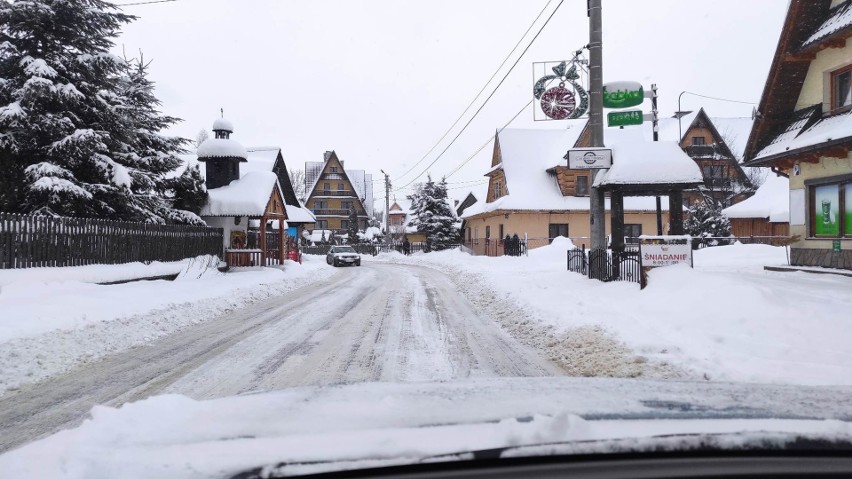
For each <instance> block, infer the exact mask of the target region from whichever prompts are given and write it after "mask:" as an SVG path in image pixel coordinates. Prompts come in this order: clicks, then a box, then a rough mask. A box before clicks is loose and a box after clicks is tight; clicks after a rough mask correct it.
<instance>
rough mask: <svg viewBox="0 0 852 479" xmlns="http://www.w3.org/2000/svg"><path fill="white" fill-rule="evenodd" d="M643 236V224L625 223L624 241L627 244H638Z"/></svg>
mask: <svg viewBox="0 0 852 479" xmlns="http://www.w3.org/2000/svg"><path fill="white" fill-rule="evenodd" d="M640 236H642V225H639V224H625V225H624V242H625V243H627V244H638V243H639V237H640Z"/></svg>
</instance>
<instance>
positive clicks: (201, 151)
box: [196, 138, 248, 160]
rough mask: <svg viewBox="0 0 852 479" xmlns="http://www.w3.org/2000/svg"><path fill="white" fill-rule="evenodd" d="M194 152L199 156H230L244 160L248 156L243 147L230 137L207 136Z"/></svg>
mask: <svg viewBox="0 0 852 479" xmlns="http://www.w3.org/2000/svg"><path fill="white" fill-rule="evenodd" d="M196 153H197V154H198V157H199V158H225V157H231V158H242V159H244V160H245V159H246V158H247V157H248V153H247V152H246V149H245V147H243V145H241V144H240V143H239V142H238V141H236V140H232V139H230V138H208V139H206V140H204V142H203V143H201V144H200V145H198V150H197V151H196Z"/></svg>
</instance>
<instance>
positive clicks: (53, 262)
mask: <svg viewBox="0 0 852 479" xmlns="http://www.w3.org/2000/svg"><path fill="white" fill-rule="evenodd" d="M222 236H223V232H222V228H208V227H205V226H188V225H159V224H148V223H131V222H123V221H109V220H100V219H92V218H66V217H52V216H34V215H16V214H9V213H0V269H12V268H32V267H44V266H81V265H88V264H119V263H130V262H133V261H143V262H150V261H177V260H181V259H184V258H189V257H194V256H199V255H214V256H218V257H220V258H221V257H222V244H223V239H222Z"/></svg>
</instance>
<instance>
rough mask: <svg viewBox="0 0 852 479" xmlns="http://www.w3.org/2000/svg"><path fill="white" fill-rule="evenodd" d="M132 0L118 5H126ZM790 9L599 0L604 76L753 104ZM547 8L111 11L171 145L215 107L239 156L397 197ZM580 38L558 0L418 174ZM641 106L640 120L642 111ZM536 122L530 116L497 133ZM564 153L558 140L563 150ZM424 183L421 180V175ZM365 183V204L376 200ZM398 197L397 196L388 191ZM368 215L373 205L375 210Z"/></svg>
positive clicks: (461, 177) (575, 6)
mask: <svg viewBox="0 0 852 479" xmlns="http://www.w3.org/2000/svg"><path fill="white" fill-rule="evenodd" d="M135 1H138V0H120V1H118V3H132V2H135ZM787 3H788V0H747V1H746V0H715V1H714V2H712V5H711V4H708V3H706V2H696V1H683V0H649V1H642V2H639V1H636V0H603V28H604V43H603V60H604V65H603V73H604V81H605V82H606V81H615V80H635V81H639V82H642V83H643V84H644V85H645V86H646V88H647V87H649V86H650V84H651V83H657V85H658V88H659V94H660V100H659V106H660V111H661V115H667V116H670V115H671V114H672V113H673V112H674V111H675V110H676V109H677V97H678V94H679V93H680V92H681V91H683V90H688V91H691V92H697V93H701V94H704V95H710V96H716V97H724V98H730V99H734V100H742V101H750V102H755V103H757V102H758V101H759V99H760V94H761V93H762V90H763V84H764V82H765V80H766V74H767V71H768V69H769V65H770V62H771V59H772V54H773V52H774V51H775V45H776V43H777V41H778V35H779V33H780V30H781V24H782V22H783V18H784V14H785V12H786V7H787ZM558 4H559V0H551V1H550V2H549V3H548V1H547V0H538V1H532V0H515V1H505V0H430V1H401V0H361V1H356V0H346V1H344V0H310V1H308V0H303V1H290V0H177V1H174V2H169V3H159V4H150V5H138V6H127V7H124V8H125V11H126V12H128V13H132V14H135V15H137V16H139V17H140V18H139V19H138V20H137V21H136V22H134V23H133V24H130V25H128V26H127V27H125V29H124V32H123V34H122V35H121V37H120V38H119V40H118V46H117V51H119V52H120V51H121V49H122V48H124V50H125V51H126V52H127V54H128V55H129V56H132V55H135V54H136V52H138V51H139V50H141V51H142V52H143V53H144V55H145V58H146V59H147V60H153V63H152V64H151V78H152V79H153V80H154V81H155V82H156V83H157V94H158V96H159V98H160V99H161V100H162V102H163V110H164V112H165V113H167V114H169V115H174V116H177V117H180V118H182V119H183V120H184V121H183V123H181V124H179V125H177V126H176V127H175V128H173V129H172V131H170V133H172V134H177V135H180V136H184V137H188V138H194V137H195V136H196V135H197V133H198V132H199V130H201V129H207V130H208V131H209V129H210V126H211V124H212V122H213V120H214V119H215V118H216V117H217V116H218V115H219V108H224V110H225V116H226V117H227V118H228V119H230V120H232V121H233V123H234V126H235V130H236V131H235V133H234V135H233V138H235V139H237V140H239V141H240V142H241V143H242V144H244V145H245V146H260V145H277V146H281V148H282V149H283V152H284V157H285V160H286V161H287V164H288V166H290V167H295V168H299V169H301V168H303V167H304V162H305V161H319V160H321V159H322V153H323V152H324V151H326V150H332V149H333V150H336V151H337V153H338V155H339V157H340V158H341V159H342V160H343V161H344V162H345V163H346V166H347V167H349V168H359V169H366V170H367V171H368V172H371V173H374V175H375V177H376V178H377V179H378V177H379V176H380V174H379V169H384V170H385V171H386V172H388V173H389V174H390V175H391V179H392V180H393V183H394V187H401V186H403V185H405V184H406V183H409V182H410V181H411V180H413V179H414V178H415V177H416V175H417V174H419V173H421V171H423V169H425V167H426V165H427V164H428V163H431V162H432V160H434V159H435V157H436V156H437V154H438V153H439V152H440V151H441V150H443V149H444V147H445V146H446V144H447V143H448V142H449V140H450V139H451V138H452V137H453V136H455V134H456V133H457V132H458V130H459V129H460V128H461V126H462V125H463V124H464V123H465V122H466V121H467V118H469V116H470V115H471V114H472V113H473V111H474V110H475V109H476V108H478V107H479V105H480V104H481V102H482V100H484V96H485V95H483V98H481V99H480V100H479V101H478V102H477V103H476V104H475V105H474V108H473V109H472V110H471V111H470V112H469V113H468V115H467V116H466V117H465V119H464V120H463V121H462V123H460V124H459V125H458V126H457V127H456V129H454V131H453V132H452V133H451V134H450V136H449V137H448V138H447V139H445V140H444V142H443V143H441V145H440V146H439V147H438V148H437V149H436V151H434V152H433V153H432V154H431V155H429V156H428V158H427V159H426V160H425V161H424V162H423V163H421V165H419V166H418V167H417V168H415V169H414V170H413V171H412V172H411V173H409V174H407V175H404V176H402V175H403V173H405V172H406V171H407V170H409V169H410V168H411V167H412V165H414V164H415V163H416V162H417V161H419V160H420V159H421V158H422V157H423V156H424V154H426V152H427V151H428V150H429V149H430V148H431V147H432V145H434V144H435V142H436V141H437V140H438V139H439V138H440V137H441V135H443V133H444V132H445V131H446V130H447V128H449V126H450V125H451V124H452V123H453V121H454V120H455V119H456V118H457V117H458V115H459V114H460V113H461V112H462V111H463V110H464V108H465V107H466V106H467V105H468V103H469V102H470V101H471V100H472V99H473V97H474V95H476V93H477V92H478V91H479V89H480V88H481V87H482V86H483V84H484V83H485V82H486V80H488V78H489V77H490V76H491V75H492V74H493V73H494V71H495V69H496V68H497V67H498V66H499V65H500V63H501V62H502V61H503V59H504V58H505V57H506V55H507V54H508V53H509V51H510V50H511V49H512V47H513V46H514V45H515V44H516V43H517V42H518V40H519V39H520V38H521V36H522V34H523V33H524V31H526V30H527V28H528V27H529V26H530V25H531V24H532V22H533V19H535V18H536V16H537V15H538V14H539V12H540V11H541V10H542V8H544V7H545V5H547V9H546V12H545V13H544V15H543V16H542V17H541V18H540V19H539V21H538V22H537V23H536V26H535V27H533V29H532V31H531V32H530V34H529V35H527V37H526V39H525V40H524V41H523V42H521V47H520V48H519V49H518V51H516V52H515V54H514V55H513V56H512V58H511V59H510V61H509V62H508V64H507V65H506V66H505V67H504V68H503V70H502V71H501V73H500V74H499V75H498V76H497V78H496V79H495V81H494V82H492V84H491V85H490V86H489V87H488V88H487V89H486V91H485V93H486V95H487V94H488V93H490V92H491V90H492V88H493V86H494V85H496V83H497V81H499V79H500V78H502V76H503V74H504V72H505V71H506V70H508V68H509V66H511V64H512V63H513V62H514V61H515V59H516V58H517V56H518V55H519V54H520V52H521V51H522V49H523V47H525V46H526V45H527V44H528V43H529V40H530V39H531V38H532V36H533V34H534V33H535V32H536V31H538V28H539V26H540V25H541V24H543V23H544V20H545V19H546V18H547V17H548V16H549V15H550V13H551V12H552V11H553V10H554V8H555V7H556V6H557V5H558ZM587 43H588V18H587V17H586V1H585V0H564V3H563V4H562V5H561V6H560V7H559V9H558V11H556V14H555V15H554V16H553V18H552V19H551V20H550V23H549V24H548V25H547V26H546V27H545V29H544V31H543V32H542V33H541V35H540V36H539V37H538V39H537V40H536V41H535V42H534V43H533V45H532V47H531V48H530V49H529V51H528V52H527V53H526V55H524V57H523V58H522V59H521V60H520V62H519V63H518V65H517V67H516V68H515V69H514V70H513V71H512V73H511V75H510V76H509V77H508V79H507V80H506V82H505V83H504V84H503V85H502V86H501V87H500V88H499V89H498V90H497V92H496V94H495V95H494V97H493V98H492V99H491V100H490V101H489V102H488V104H487V105H486V106H485V108H484V109H483V110H482V112H481V113H480V114H479V116H478V117H477V118H476V119H475V120H474V121H473V122H472V123H471V125H470V126H469V127H468V128H467V129H466V130H465V131H464V133H462V135H461V136H460V137H459V139H458V141H457V142H456V143H455V144H454V145H453V146H452V147H451V148H450V149H449V150H448V151H447V152H446V154H444V155H443V157H441V158H440V160H438V161H437V162H436V163H435V164H434V165H433V166H432V167H431V168H430V169H429V171H431V173H432V176H433V177H435V178H437V177H440V176H441V175H444V174H446V173H448V172H449V171H451V170H452V169H453V168H455V167H456V166H458V165H459V164H460V163H461V162H462V161H464V160H465V159H467V158H468V157H469V156H470V155H471V154H472V153H473V152H474V151H476V149H477V148H479V147H480V146H481V145H482V144H483V143H484V142H485V141H486V140H488V139H489V138H491V137H493V134H494V131H495V129H497V128H499V127H501V126H503V125H504V124H505V123H506V122H507V121H508V120H509V119H510V118H512V116H514V115H515V113H517V112H518V110H519V109H520V108H521V107H522V106H523V105H524V104H526V103H527V102H528V101H529V100H530V99H531V98H532V85H533V82H534V79H533V72H532V68H533V67H532V63H533V62H537V61H547V60H560V59H565V58H568V57H569V56H570V54H571V52H572V51H574V50H576V49H578V48H581V47H582V46H584V45H585V44H587ZM683 106H684V109H685V110H692V109H697V108H699V107H701V106H703V107H704V108H705V109H706V110H707V111H708V113H709V114H710V115H711V116H750V115H751V109H752V107H751V106H750V105H745V104H737V103H728V102H719V101H712V100H706V99H702V98H698V97H695V96H691V95H684V96H683ZM644 109H645V110H646V111H647V110H649V109H650V102H646V103H645V105H644ZM510 126H511V127H515V128H559V127H560V126H562V127H564V122H535V121H533V111H532V108H528V109H527V110H525V111H524V112H523V113H521V115H520V116H518V118H517V119H516V120H515V121H514V122H512V124H511V125H510ZM568 146H569V145H566V148H567V147H568ZM490 158H491V147H490V146H488V147H486V148H485V149H484V150H483V151H482V152H480V153H479V154H478V155H477V156H476V157H474V158H473V159H472V160H471V161H470V162H469V163H467V164H466V165H465V166H464V167H463V168H462V169H461V170H459V171H458V172H457V173H456V174H454V175H453V176H452V177H451V178H450V179H449V180H448V181H449V182H450V183H451V185H450V186H451V188H453V191H451V192H450V193H451V195H453V194H460V193H461V192H462V191H463V189H464V188H467V187H469V186H471V185H474V186H475V185H478V184H480V183H482V181H483V176H482V174H483V173H484V172H485V171H486V170H487V169H488V166H489V165H490ZM423 177H424V178H425V175H424V176H423ZM380 187H381V184H379V183H376V197H377V198H379V197H382V196H383V191H380V189H381V188H380ZM396 194H397V195H399V196H404V194H405V193H404V192H402V191H400V192H397V193H396ZM376 206H377V207H379V206H380V205H379V204H378V202H377V205H376Z"/></svg>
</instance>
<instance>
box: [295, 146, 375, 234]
mask: <svg viewBox="0 0 852 479" xmlns="http://www.w3.org/2000/svg"><path fill="white" fill-rule="evenodd" d="M307 194H308V201H307V202H306V207H307V208H308V209H309V210H310V211H311V212H312V213H313V214H314V216H315V217H316V225H315V228H316V229H317V230H323V231H326V232H328V234H334V235H346V234H347V232H348V229H349V221H350V211H351V210H353V209H354V210H355V214H356V216H357V217H358V219H357V221H358V229H359V230H361V231H363V230H365V229H367V220H368V216H367V211H366V209H365V207H364V203H363V201H362V199H361V198H360V197H359V195H358V193H357V191H356V189H355V188H354V187H353V184H352V181H351V180H350V179H349V176H348V175H347V174H346V170H344V169H343V164H342V163H341V161H340V160H339V159H338V158H337V153H335V152H334V151H330V152H327V153H326V154H325V157H324V162H323V165H322V169H321V170H320V172H319V174H318V175H317V176H316V179H315V180H314V181H313V183H312V184H311V185H308V188H307Z"/></svg>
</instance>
